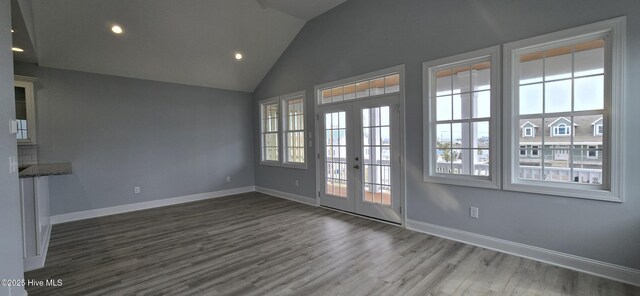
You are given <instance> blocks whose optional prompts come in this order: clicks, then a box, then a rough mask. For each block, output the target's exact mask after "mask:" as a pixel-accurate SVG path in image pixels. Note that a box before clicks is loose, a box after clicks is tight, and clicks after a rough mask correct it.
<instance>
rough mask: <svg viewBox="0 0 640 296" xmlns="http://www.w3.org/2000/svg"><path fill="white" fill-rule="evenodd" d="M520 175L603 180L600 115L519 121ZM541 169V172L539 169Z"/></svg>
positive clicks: (602, 130) (588, 180) (587, 181)
mask: <svg viewBox="0 0 640 296" xmlns="http://www.w3.org/2000/svg"><path fill="white" fill-rule="evenodd" d="M520 128H521V133H520V139H519V145H520V177H521V178H523V179H534V180H540V179H544V180H557V181H564V182H566V181H569V180H571V181H573V182H580V183H597V184H600V183H601V182H602V148H603V146H602V135H603V133H604V127H603V118H602V116H601V115H590V116H579V117H574V118H573V122H572V120H571V118H565V117H555V118H545V119H544V122H543V119H527V120H522V121H521V122H520ZM543 160H544V161H543ZM543 169H544V174H543V173H542V170H543Z"/></svg>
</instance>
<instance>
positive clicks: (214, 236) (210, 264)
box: [25, 192, 640, 296]
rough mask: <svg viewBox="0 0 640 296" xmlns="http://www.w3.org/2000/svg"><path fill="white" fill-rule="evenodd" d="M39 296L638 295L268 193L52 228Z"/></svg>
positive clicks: (35, 275)
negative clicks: (46, 283)
mask: <svg viewBox="0 0 640 296" xmlns="http://www.w3.org/2000/svg"><path fill="white" fill-rule="evenodd" d="M25 277H26V278H27V279H39V280H46V279H61V280H62V282H63V285H62V286H61V287H27V290H28V292H29V295H30V296H37V295H47V296H48V295H65V296H68V295H83V296H84V295H349V296H358V295H441V296H452V295H581V296H582V295H640V288H638V287H633V286H630V285H625V284H622V283H618V282H615V281H611V280H607V279H603V278H599V277H595V276H592V275H588V274H583V273H579V272H575V271H571V270H567V269H563V268H559V267H556V266H551V265H548V264H543V263H539V262H535V261H532V260H528V259H524V258H520V257H516V256H512V255H507V254H504V253H499V252H495V251H491V250H487V249H483V248H480V247H475V246H470V245H466V244H463V243H459V242H454V241H450V240H446V239H443V238H438V237H435V236H430V235H426V234H422V233H417V232H413V231H410V230H406V229H402V228H401V227H397V226H393V225H389V224H386V223H381V222H377V221H373V220H369V219H364V218H360V217H356V216H353V215H347V214H344V213H340V212H336V211H331V210H327V209H324V208H319V207H312V206H308V205H304V204H299V203H295V202H291V201H287V200H283V199H279V198H275V197H272V196H268V195H265V194H261V193H256V192H253V193H246V194H240V195H236V196H230V197H223V198H218V199H211V200H205V201H199V202H193V203H188V204H181V205H175V206H169V207H163V208H157V209H150V210H144V211H139V212H133V213H126V214H120V215H114V216H108V217H101V218H95V219H90V220H84V221H77V222H70V223H65V224H58V225H55V226H54V227H53V230H52V235H51V242H50V245H49V253H48V257H47V262H46V266H45V267H44V268H42V269H39V270H35V271H31V272H28V273H26V274H25Z"/></svg>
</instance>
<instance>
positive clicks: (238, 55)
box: [235, 52, 242, 61]
mask: <svg viewBox="0 0 640 296" xmlns="http://www.w3.org/2000/svg"><path fill="white" fill-rule="evenodd" d="M235 58H236V60H238V61H239V60H242V54H241V53H239V52H236V55H235Z"/></svg>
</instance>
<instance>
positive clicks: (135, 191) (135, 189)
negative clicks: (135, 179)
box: [133, 186, 140, 194]
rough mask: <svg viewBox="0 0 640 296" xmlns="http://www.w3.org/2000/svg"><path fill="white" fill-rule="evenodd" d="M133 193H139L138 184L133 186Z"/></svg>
mask: <svg viewBox="0 0 640 296" xmlns="http://www.w3.org/2000/svg"><path fill="white" fill-rule="evenodd" d="M133 194H140V186H136V187H133Z"/></svg>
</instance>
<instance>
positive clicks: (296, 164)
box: [281, 162, 307, 170]
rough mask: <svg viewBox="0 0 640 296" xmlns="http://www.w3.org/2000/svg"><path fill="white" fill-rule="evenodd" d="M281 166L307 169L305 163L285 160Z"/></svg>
mask: <svg viewBox="0 0 640 296" xmlns="http://www.w3.org/2000/svg"><path fill="white" fill-rule="evenodd" d="M281 166H282V167H283V168H287V169H297V170H306V169H307V163H288V162H285V163H283V164H282V165H281Z"/></svg>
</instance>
